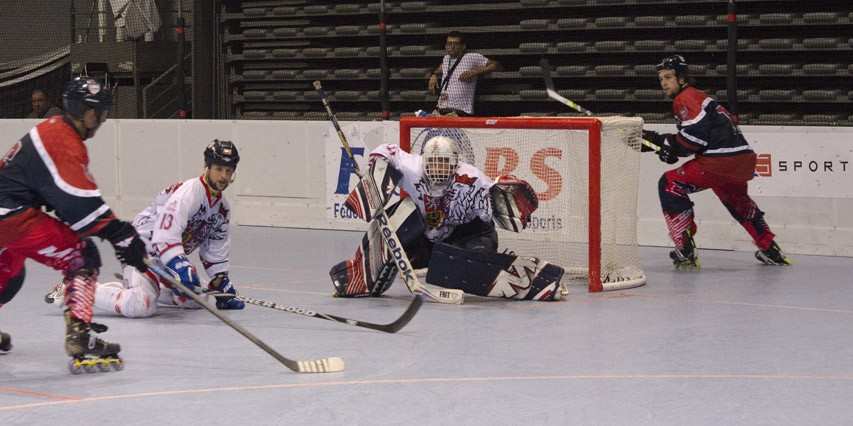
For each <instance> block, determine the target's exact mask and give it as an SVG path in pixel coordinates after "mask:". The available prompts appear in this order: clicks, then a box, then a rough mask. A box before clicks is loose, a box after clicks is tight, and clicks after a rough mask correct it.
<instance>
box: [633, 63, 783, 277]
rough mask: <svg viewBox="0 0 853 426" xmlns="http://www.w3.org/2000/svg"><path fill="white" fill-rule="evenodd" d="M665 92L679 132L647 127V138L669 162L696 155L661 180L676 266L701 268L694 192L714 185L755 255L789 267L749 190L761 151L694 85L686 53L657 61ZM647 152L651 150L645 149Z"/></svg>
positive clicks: (659, 186) (659, 154) (661, 190)
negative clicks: (684, 55)
mask: <svg viewBox="0 0 853 426" xmlns="http://www.w3.org/2000/svg"><path fill="white" fill-rule="evenodd" d="M657 71H658V80H659V81H660V86H661V89H663V91H664V93H665V94H666V95H667V96H668V97H670V98H672V99H673V104H672V111H673V114H674V116H675V121H676V127H677V130H678V131H677V132H676V133H672V134H659V133H656V132H652V131H644V132H643V137H644V138H645V139H646V140H648V141H650V142H652V143H654V144H655V145H657V146H658V147H660V149H659V150H658V156H659V157H660V159H661V161H664V162H666V163H667V164H675V163H676V162H678V157H687V156H691V155H692V156H694V158H693V159H691V160H690V161H687V162H686V163H684V164H682V165H681V166H680V167H678V168H677V169H674V170H670V171H668V172H666V173H664V175H663V176H662V177H661V179H660V181H659V182H658V189H659V192H660V200H661V207H662V208H663V214H664V217H665V218H666V225H667V227H668V228H669V235H670V237H671V238H672V241H673V242H674V243H675V250H673V251H672V252H670V257H671V258H672V261H673V263H674V264H675V266H676V268H697V269H698V267H699V258H698V256H697V254H696V244H695V243H694V240H693V236H694V235H696V231H697V228H696V222H694V213H693V202H692V201H690V198H689V195H690V194H692V193H694V192H698V191H702V190H705V189H711V190H712V191H714V194H716V195H717V197H718V198H719V199H720V201H722V203H723V205H724V206H726V208H727V209H728V210H729V213H731V215H732V217H734V218H735V220H737V221H738V222H739V223H740V224H741V226H743V228H744V229H746V231H747V232H748V233H749V235H750V236H751V237H752V239H753V241H754V242H755V245H756V246H758V251H756V252H755V257H756V258H757V259H758V260H759V261H761V262H763V263H765V264H768V265H789V264H790V261H789V260H788V258H787V257H786V256H785V255H784V253H782V250H781V249H780V248H779V245H778V244H777V243H776V241H775V235H774V234H773V232H772V231H770V227H769V226H768V225H767V222H765V221H764V212H763V211H761V210H760V209H759V208H758V205H757V204H756V203H755V201H753V200H752V198H750V197H749V195H748V193H747V182H749V180H750V179H752V177H753V175H754V172H755V159H756V155H755V153H754V152H753V151H752V149H751V148H750V147H749V143H748V142H747V141H746V139H745V138H744V137H743V134H742V133H741V131H740V129H739V128H738V126H737V118H736V117H734V116H732V114H730V113H729V112H728V111H727V110H726V109H725V108H724V107H723V106H722V105H720V104H719V103H718V102H717V101H716V100H715V99H713V98H711V97H710V96H708V95H706V94H705V93H704V92H702V91H701V90H699V89H697V88H695V87H693V85H692V84H691V82H692V79H691V78H690V76H689V74H688V66H687V61H685V60H684V58H683V57H682V56H681V55H673V56H669V57H666V58H664V59H663V61H661V63H660V64H658V65H657ZM644 150H650V149H648V148H645V147H644Z"/></svg>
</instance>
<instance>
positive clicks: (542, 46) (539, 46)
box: [518, 43, 550, 53]
mask: <svg viewBox="0 0 853 426" xmlns="http://www.w3.org/2000/svg"><path fill="white" fill-rule="evenodd" d="M548 47H550V44H549V43H521V44H519V45H518V50H520V51H521V52H523V53H546V52H548Z"/></svg>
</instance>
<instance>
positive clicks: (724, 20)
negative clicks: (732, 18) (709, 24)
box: [716, 13, 750, 25]
mask: <svg viewBox="0 0 853 426" xmlns="http://www.w3.org/2000/svg"><path fill="white" fill-rule="evenodd" d="M749 19H750V16H749V15H746V14H740V13H739V14H738V15H737V23H738V25H741V24H746V23H747V22H749ZM716 21H717V25H726V24H728V23H729V16H728V15H718V16H717V18H716Z"/></svg>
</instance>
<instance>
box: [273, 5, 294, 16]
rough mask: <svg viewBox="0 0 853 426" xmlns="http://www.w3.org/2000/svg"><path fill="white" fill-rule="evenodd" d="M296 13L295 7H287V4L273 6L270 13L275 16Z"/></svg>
mask: <svg viewBox="0 0 853 426" xmlns="http://www.w3.org/2000/svg"><path fill="white" fill-rule="evenodd" d="M296 13H297V10H296V8H295V7H289V6H279V7H274V8H273V10H272V14H273V15H275V16H289V15H295V14H296Z"/></svg>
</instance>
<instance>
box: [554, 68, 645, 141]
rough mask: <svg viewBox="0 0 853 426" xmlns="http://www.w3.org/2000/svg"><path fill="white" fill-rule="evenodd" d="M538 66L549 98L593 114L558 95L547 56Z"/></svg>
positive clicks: (582, 112) (587, 114) (578, 110)
mask: <svg viewBox="0 0 853 426" xmlns="http://www.w3.org/2000/svg"><path fill="white" fill-rule="evenodd" d="M539 66H540V67H541V68H542V77H543V78H544V79H545V93H547V94H548V97H549V98H551V99H553V100H555V101H557V102H559V103H561V104H563V105H565V106H567V107H569V108H571V109H573V110H575V111H577V112H579V113H581V114H583V115H586V116H592V115H593V114H592V111H590V110H588V109H586V108H584V107H582V106H580V105H578V104H576V103H575V102H574V101H572V100H571V99H568V98H566V97H564V96H563V95H560V94H559V93H557V91H556V90H555V89H554V79H552V78H551V64H550V63H549V62H548V59H547V58H542V60H541V61H539ZM640 141H642V144H643V145H644V146H645V147H646V148H649V149H651V150H652V151H655V152H657V151H660V147H659V146H657V145H655V144H653V143H651V142H649V141H647V140H645V139H642V138H641V139H640Z"/></svg>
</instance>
